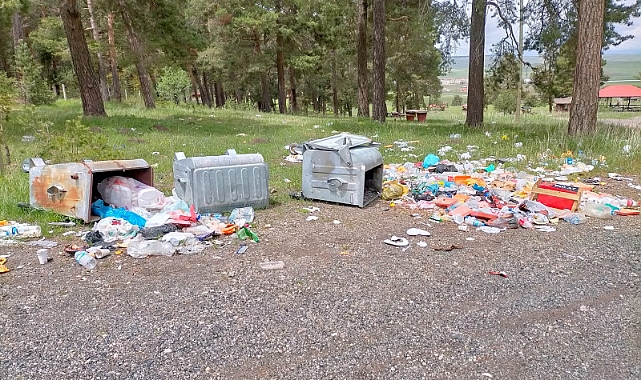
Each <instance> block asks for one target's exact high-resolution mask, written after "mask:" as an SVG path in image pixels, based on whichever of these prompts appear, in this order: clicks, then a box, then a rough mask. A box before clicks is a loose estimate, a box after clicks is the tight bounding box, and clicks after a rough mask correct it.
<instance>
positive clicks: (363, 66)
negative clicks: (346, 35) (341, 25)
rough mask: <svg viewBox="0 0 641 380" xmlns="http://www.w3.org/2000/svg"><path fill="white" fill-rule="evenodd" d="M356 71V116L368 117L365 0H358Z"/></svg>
mask: <svg viewBox="0 0 641 380" xmlns="http://www.w3.org/2000/svg"><path fill="white" fill-rule="evenodd" d="M356 45H357V46H356V51H357V60H358V62H357V71H358V116H360V117H369V98H368V96H367V94H368V87H369V84H368V79H367V78H368V74H367V0H358V37H357V40H356Z"/></svg>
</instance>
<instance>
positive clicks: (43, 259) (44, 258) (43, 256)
mask: <svg viewBox="0 0 641 380" xmlns="http://www.w3.org/2000/svg"><path fill="white" fill-rule="evenodd" d="M36 254H37V255H38V261H39V262H40V265H45V264H46V263H47V262H48V261H49V260H50V258H49V250H48V249H46V248H42V249H39V250H37V251H36Z"/></svg>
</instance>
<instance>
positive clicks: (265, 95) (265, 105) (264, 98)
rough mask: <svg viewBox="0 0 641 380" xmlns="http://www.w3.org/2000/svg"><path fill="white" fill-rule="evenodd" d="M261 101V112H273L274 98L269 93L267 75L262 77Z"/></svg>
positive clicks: (263, 74) (264, 74)
mask: <svg viewBox="0 0 641 380" xmlns="http://www.w3.org/2000/svg"><path fill="white" fill-rule="evenodd" d="M260 89H261V101H260V110H261V111H262V112H272V97H271V95H270V93H269V81H268V78H267V73H262V74H261V75H260Z"/></svg>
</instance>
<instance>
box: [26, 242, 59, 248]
mask: <svg viewBox="0 0 641 380" xmlns="http://www.w3.org/2000/svg"><path fill="white" fill-rule="evenodd" d="M27 245H29V246H32V247H40V248H47V249H51V248H54V247H56V246H57V245H58V243H57V242H55V241H53V240H36V241H30V242H28V243H27Z"/></svg>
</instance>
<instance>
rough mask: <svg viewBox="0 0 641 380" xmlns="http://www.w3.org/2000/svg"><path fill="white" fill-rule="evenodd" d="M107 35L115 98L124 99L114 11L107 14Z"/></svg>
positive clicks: (113, 97) (117, 99)
mask: <svg viewBox="0 0 641 380" xmlns="http://www.w3.org/2000/svg"><path fill="white" fill-rule="evenodd" d="M107 36H108V38H109V63H110V66H111V83H112V85H113V96H112V97H111V98H112V99H113V100H116V101H118V102H120V101H122V95H121V94H122V90H121V89H120V76H119V74H118V60H117V59H116V39H115V38H114V13H113V12H109V14H108V15H107Z"/></svg>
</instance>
